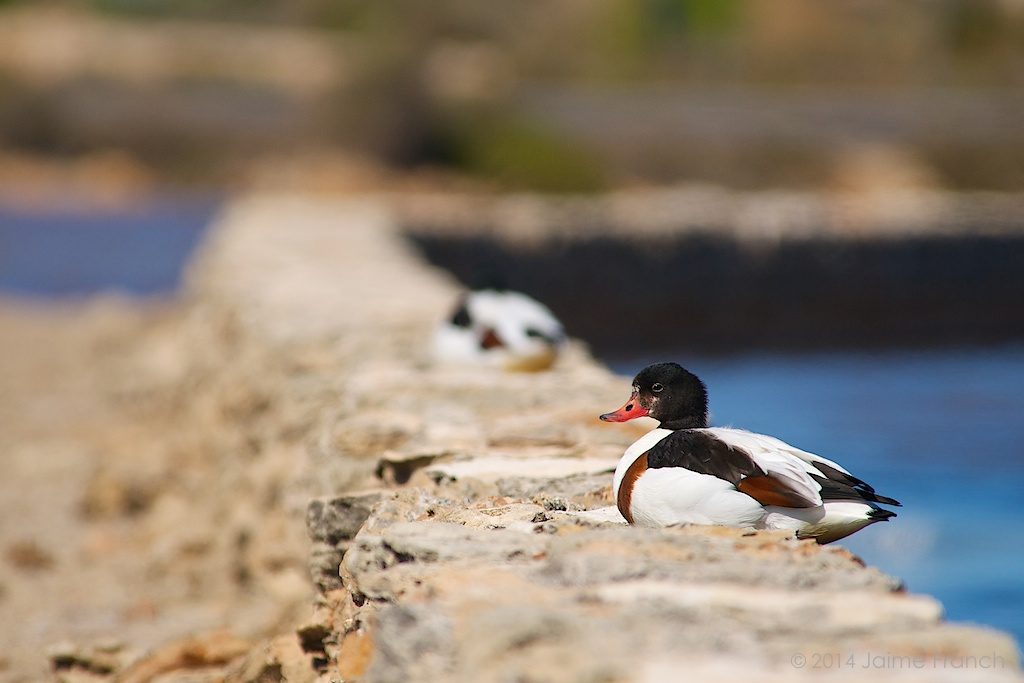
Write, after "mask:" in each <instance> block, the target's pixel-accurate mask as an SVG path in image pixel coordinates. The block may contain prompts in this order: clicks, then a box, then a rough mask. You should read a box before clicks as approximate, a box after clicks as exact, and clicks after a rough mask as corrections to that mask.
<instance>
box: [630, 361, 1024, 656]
mask: <svg viewBox="0 0 1024 683" xmlns="http://www.w3.org/2000/svg"><path fill="white" fill-rule="evenodd" d="M659 360H671V359H667V358H653V359H643V360H641V361H638V362H625V363H622V362H620V363H616V364H614V366H613V367H614V368H615V370H616V371H617V372H620V373H622V374H625V375H629V376H632V375H633V374H635V373H636V371H637V370H639V369H640V368H641V367H643V366H644V365H646V364H647V362H653V361H659ZM674 360H677V361H678V362H680V363H681V364H683V365H684V366H686V367H687V368H689V369H690V370H692V371H693V372H695V373H696V374H698V375H699V376H700V377H702V378H703V379H704V381H705V382H706V384H707V385H708V391H709V394H710V397H711V411H712V422H713V424H715V425H718V426H734V427H742V428H744V429H750V430H752V431H758V432H763V433H766V434H772V435H774V436H777V437H779V438H781V439H783V440H785V441H788V442H789V443H791V444H793V445H795V446H798V447H800V448H803V449H805V450H809V451H811V452H814V453H818V454H820V455H823V456H825V457H828V458H831V459H833V460H836V461H838V462H839V463H840V464H842V465H844V466H845V467H846V468H847V469H849V470H850V471H852V472H853V473H854V474H855V475H857V476H859V477H860V478H861V479H864V480H866V481H867V482H869V483H870V484H872V485H873V486H874V487H875V489H876V490H877V491H879V492H880V493H882V494H884V495H887V496H892V497H893V498H896V499H897V500H899V501H900V502H902V503H903V507H902V508H898V509H897V512H898V515H899V516H898V517H896V518H895V519H893V520H892V521H890V522H888V523H885V524H875V525H873V526H871V527H869V528H867V529H865V530H863V531H861V532H859V533H858V534H856V535H855V536H852V537H850V538H847V539H844V540H843V541H841V542H840V543H841V544H842V545H845V546H846V547H847V548H849V549H850V550H852V551H853V552H855V553H857V554H858V555H860V556H861V557H863V558H864V560H865V561H867V562H868V563H869V564H872V565H875V566H877V567H879V568H881V569H882V570H884V571H886V572H888V573H890V574H893V575H895V576H899V577H901V578H902V579H904V581H905V582H906V584H907V587H908V588H909V589H910V590H912V591H917V592H923V593H929V594H932V595H934V596H936V597H937V598H938V599H939V600H941V601H942V603H943V604H944V605H945V607H946V615H947V617H948V618H949V619H950V620H955V621H970V622H976V623H981V624H988V625H992V626H995V627H998V628H1000V629H1004V630H1006V631H1009V632H1010V633H1012V634H1014V636H1015V637H1016V638H1017V641H1018V643H1021V642H1024V542H1022V541H1024V347H1019V346H1017V347H1011V348H1001V349H990V350H960V351H929V352H921V353H907V352H899V353H896V352H888V353H880V354H871V355H863V354H809V355H800V356H792V357H779V356H765V355H752V356H746V357H734V358H714V359H710V358H694V357H690V358H677V359H674ZM626 389H628V386H627V385H626V384H624V385H623V390H626Z"/></svg>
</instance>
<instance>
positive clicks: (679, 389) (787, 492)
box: [600, 363, 900, 544]
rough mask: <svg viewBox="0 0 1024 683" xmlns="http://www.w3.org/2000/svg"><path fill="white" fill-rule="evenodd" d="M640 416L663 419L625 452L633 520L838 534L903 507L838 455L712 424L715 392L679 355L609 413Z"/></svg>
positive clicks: (655, 368) (620, 482) (623, 472)
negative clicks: (834, 457)
mask: <svg viewBox="0 0 1024 683" xmlns="http://www.w3.org/2000/svg"><path fill="white" fill-rule="evenodd" d="M640 417H650V418H654V419H655V420H658V422H659V425H658V427H656V428H655V429H652V430H651V431H649V432H647V433H646V434H644V435H643V436H642V437H640V438H639V439H637V440H636V441H635V442H634V443H633V444H632V445H631V446H630V447H629V448H628V449H626V452H625V453H624V454H623V456H622V458H621V460H620V461H619V463H618V466H617V467H616V468H615V475H614V478H613V480H612V492H613V497H614V500H615V503H616V506H617V507H618V510H619V513H620V514H621V515H622V517H624V518H625V520H626V521H627V522H628V523H629V524H634V525H637V526H643V527H664V526H670V525H674V524H687V523H688V524H708V525H719V526H731V527H743V528H747V527H752V528H754V529H781V530H787V531H791V532H793V533H794V534H795V535H796V537H797V538H800V539H804V538H810V539H814V540H815V541H817V542H818V543H819V544H825V543H831V542H833V541H837V540H839V539H842V538H845V537H847V536H849V535H850V534H853V533H856V532H857V531H860V530H861V529H863V528H864V527H866V526H869V525H871V524H874V523H876V522H883V521H887V520H889V519H891V518H893V517H895V516H896V513H895V512H892V511H891V510H887V509H885V508H883V507H881V506H882V505H889V506H897V507H899V506H900V503H899V502H898V501H897V500H895V499H893V498H888V497H886V496H882V495H879V494H878V493H876V492H875V490H874V489H873V488H872V487H871V486H870V485H868V484H867V483H866V482H864V481H863V480H861V479H858V478H857V477H855V476H854V475H853V474H851V473H850V472H849V471H848V470H846V469H845V468H843V467H842V466H841V465H839V464H838V463H835V462H833V461H832V460H828V459H826V458H823V457H821V456H818V455H815V454H813V453H808V452H807V451H803V450H800V449H799V448H796V447H794V446H791V445H789V444H788V443H786V442H784V441H782V440H780V439H777V438H775V437H772V436H766V435H764V434H756V433H753V432H749V431H745V430H742V429H734V428H727V427H710V426H709V425H708V392H707V388H706V387H705V385H704V382H702V381H701V379H700V378H699V377H697V376H696V375H695V374H693V373H692V372H690V371H689V370H687V369H685V368H684V367H682V366H681V365H679V364H678V363H655V364H653V365H649V366H647V367H645V368H644V369H643V370H641V371H640V372H639V373H637V375H636V377H635V378H634V379H633V387H632V394H631V395H630V397H629V400H627V401H626V403H625V404H624V405H623V406H622V407H621V408H619V409H618V410H615V411H612V412H610V413H605V414H603V415H601V416H600V419H601V420H604V421H605V422H626V421H628V420H634V419H636V418H640Z"/></svg>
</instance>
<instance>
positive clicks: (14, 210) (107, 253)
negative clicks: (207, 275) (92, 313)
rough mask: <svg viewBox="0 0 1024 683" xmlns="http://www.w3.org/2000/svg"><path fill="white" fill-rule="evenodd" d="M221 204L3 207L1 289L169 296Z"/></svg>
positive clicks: (158, 201)
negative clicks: (87, 208) (40, 207)
mask: <svg viewBox="0 0 1024 683" xmlns="http://www.w3.org/2000/svg"><path fill="white" fill-rule="evenodd" d="M218 206H219V202H218V199H217V198H214V197H206V196H167V197H154V198H148V199H140V200H139V201H138V202H137V203H136V204H135V205H133V206H130V207H122V208H117V209H103V208H92V209H89V210H84V209H82V208H81V207H75V206H68V205H64V206H57V205H55V206H52V207H46V208H42V209H38V208H34V209H31V210H30V209H25V208H20V207H12V206H3V205H0V294H13V295H20V296H29V297H33V298H51V297H67V296H71V297H78V296H83V295H89V294H96V293H100V292H119V293H122V294H129V295H137V296H148V295H159V294H169V293H172V292H174V291H175V290H176V289H177V288H178V286H179V285H180V284H181V274H182V268H183V266H184V264H185V262H186V261H187V260H188V258H189V256H190V255H191V254H192V252H193V250H194V249H195V248H196V246H197V245H198V244H199V241H200V239H201V237H202V235H203V232H204V231H205V230H206V227H207V225H208V223H209V222H210V220H211V219H212V218H213V216H214V214H215V213H216V211H217V209H218Z"/></svg>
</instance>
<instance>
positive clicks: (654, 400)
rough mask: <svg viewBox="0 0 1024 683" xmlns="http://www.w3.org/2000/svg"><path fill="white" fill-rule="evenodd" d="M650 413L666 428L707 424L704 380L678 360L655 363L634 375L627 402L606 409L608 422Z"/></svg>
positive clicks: (687, 427)
mask: <svg viewBox="0 0 1024 683" xmlns="http://www.w3.org/2000/svg"><path fill="white" fill-rule="evenodd" d="M644 416H649V417H653V418H654V419H655V420H658V421H660V422H661V426H662V427H664V428H665V429H694V428H698V427H707V426H708V392H707V389H705V388H704V383H703V382H701V381H700V378H699V377H697V375H695V374H693V373H692V372H690V371H689V370H687V369H686V368H684V367H682V366H681V365H679V364H678V363H655V364H654V365H648V366H647V367H646V368H644V369H643V370H641V371H640V372H639V373H638V374H637V376H636V377H635V378H634V379H633V394H632V395H631V396H630V397H629V400H628V401H626V403H625V405H623V406H622V407H621V408H619V409H618V410H616V411H615V412H612V413H605V414H604V415H602V416H601V419H602V420H604V421H605V422H625V421H626V420H632V419H634V418H637V417H644Z"/></svg>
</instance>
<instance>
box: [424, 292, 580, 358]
mask: <svg viewBox="0 0 1024 683" xmlns="http://www.w3.org/2000/svg"><path fill="white" fill-rule="evenodd" d="M565 339H566V337H565V330H564V329H563V327H562V323H560V322H559V321H558V319H557V318H555V316H554V314H553V313H552V312H551V311H550V310H549V309H548V308H547V307H546V306H544V305H543V304H541V303H540V302H538V301H535V300H534V299H531V298H530V297H528V296H526V295H525V294H522V293H520V292H512V291H508V290H498V289H485V290H479V291H474V292H470V293H468V294H466V295H465V296H463V297H462V299H461V300H460V301H459V303H458V305H457V306H456V308H455V311H454V312H453V313H452V315H451V316H450V317H449V318H448V319H447V320H446V321H444V322H442V323H441V324H440V325H438V327H437V329H436V330H435V332H434V340H433V354H434V359H435V360H436V361H438V362H439V363H445V364H458V365H477V366H486V367H494V368H500V369H502V370H509V371H520V372H537V371H541V370H547V369H548V368H550V367H551V366H552V365H553V364H554V362H555V360H556V359H557V358H558V354H559V351H560V350H561V349H562V347H563V345H564V344H565Z"/></svg>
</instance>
